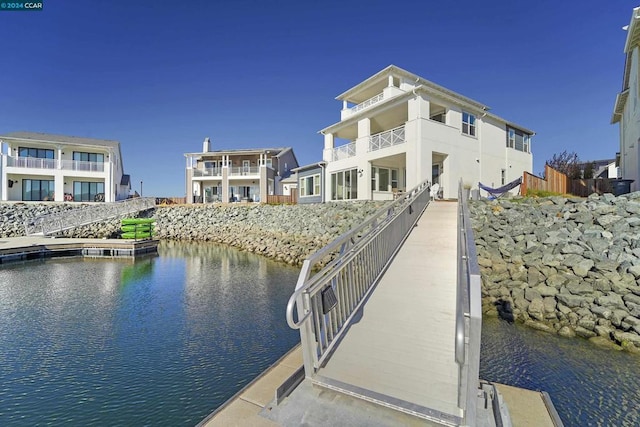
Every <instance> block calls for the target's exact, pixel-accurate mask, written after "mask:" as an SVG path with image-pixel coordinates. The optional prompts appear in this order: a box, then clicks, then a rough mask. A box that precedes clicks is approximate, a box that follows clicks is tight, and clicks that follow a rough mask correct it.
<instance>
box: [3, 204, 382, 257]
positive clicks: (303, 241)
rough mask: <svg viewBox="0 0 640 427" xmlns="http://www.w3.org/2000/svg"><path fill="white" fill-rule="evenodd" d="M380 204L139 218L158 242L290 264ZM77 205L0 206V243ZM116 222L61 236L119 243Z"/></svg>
mask: <svg viewBox="0 0 640 427" xmlns="http://www.w3.org/2000/svg"><path fill="white" fill-rule="evenodd" d="M381 206H382V202H371V201H363V202H350V203H324V204H314V205H225V206H220V205H179V206H159V207H157V208H155V209H151V210H149V211H147V212H145V213H143V214H142V216H146V217H152V218H155V219H156V221H157V222H156V228H155V233H156V237H158V238H160V239H171V240H195V241H211V242H217V243H223V244H227V245H231V246H235V247H237V248H239V249H242V250H245V251H249V252H254V253H257V254H260V255H264V256H267V257H269V258H272V259H275V260H279V261H283V262H286V263H289V264H293V265H296V264H301V263H302V261H304V259H305V258H306V257H307V256H308V255H309V254H310V253H313V252H314V251H316V250H318V249H320V248H321V247H323V246H325V245H326V244H327V243H329V242H330V241H331V240H333V239H335V238H336V237H337V236H339V235H340V234H342V233H344V232H346V231H348V230H349V229H351V228H353V227H354V226H356V225H358V224H360V223H361V222H362V221H364V220H365V219H366V218H368V217H369V216H370V215H372V214H373V213H374V212H375V211H376V210H377V209H379V208H380V207H381ZM83 207H86V205H84V204H77V203H0V237H19V236H24V221H25V220H26V219H29V218H34V217H36V216H39V215H43V214H48V213H60V212H67V211H71V210H73V209H82V208H83ZM119 230H120V222H119V220H109V221H104V222H98V223H94V224H90V225H87V226H83V227H79V228H77V229H74V230H70V231H67V232H64V233H62V234H63V235H64V236H69V237H91V238H102V237H108V238H117V237H118V236H119Z"/></svg>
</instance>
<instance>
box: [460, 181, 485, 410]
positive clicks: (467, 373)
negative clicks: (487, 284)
mask: <svg viewBox="0 0 640 427" xmlns="http://www.w3.org/2000/svg"><path fill="white" fill-rule="evenodd" d="M466 196H467V195H466V194H465V192H464V191H463V184H462V180H460V182H459V184H458V242H457V243H458V249H457V251H458V255H457V258H458V260H457V285H456V287H457V289H456V326H455V359H456V363H457V364H458V366H459V377H460V378H459V379H460V382H459V384H460V389H459V393H458V406H459V407H460V408H464V409H465V418H466V419H467V420H469V419H471V420H473V419H475V413H476V405H477V402H476V400H475V397H474V396H475V393H476V392H477V382H478V378H479V371H480V335H481V333H482V331H481V330H482V301H481V298H482V295H481V290H480V286H481V278H480V267H479V265H478V256H477V252H476V246H475V239H474V236H473V229H472V225H471V217H470V215H469V204H468V201H467V199H466Z"/></svg>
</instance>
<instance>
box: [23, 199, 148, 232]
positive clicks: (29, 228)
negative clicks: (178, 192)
mask: <svg viewBox="0 0 640 427" xmlns="http://www.w3.org/2000/svg"><path fill="white" fill-rule="evenodd" d="M155 206H156V199H155V198H154V197H134V198H131V199H125V200H120V201H117V202H112V203H99V204H95V205H90V206H83V207H82V208H81V209H73V210H69V211H65V212H56V213H51V214H46V215H40V216H38V217H35V218H29V219H27V220H25V221H24V230H25V234H26V235H27V236H50V235H53V234H56V233H59V232H61V231H65V230H70V229H72V228H76V227H80V226H83V225H88V224H92V223H94V222H100V221H105V220H108V219H112V218H120V217H123V216H126V215H132V214H135V213H137V212H140V211H144V210H147V209H151V208H154V207H155Z"/></svg>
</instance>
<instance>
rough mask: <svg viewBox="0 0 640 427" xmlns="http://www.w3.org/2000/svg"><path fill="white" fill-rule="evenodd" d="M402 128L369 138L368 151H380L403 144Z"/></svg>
mask: <svg viewBox="0 0 640 427" xmlns="http://www.w3.org/2000/svg"><path fill="white" fill-rule="evenodd" d="M405 141H406V139H405V136H404V126H399V127H397V128H395V129H391V130H388V131H385V132H380V133H377V134H375V135H371V136H370V137H369V151H376V150H381V149H383V148H387V147H393V146H394V145H398V144H404V143H405Z"/></svg>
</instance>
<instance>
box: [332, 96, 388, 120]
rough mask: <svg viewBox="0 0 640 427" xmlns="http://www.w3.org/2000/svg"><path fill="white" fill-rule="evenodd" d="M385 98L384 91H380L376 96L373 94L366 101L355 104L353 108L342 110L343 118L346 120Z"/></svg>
mask: <svg viewBox="0 0 640 427" xmlns="http://www.w3.org/2000/svg"><path fill="white" fill-rule="evenodd" d="M382 100H384V93H379V94H377V95H375V96H372V97H371V98H369V99H367V100H366V101H363V102H361V103H360V104H358V105H356V106H353V107H351V108H347V109H345V110H342V114H341V117H340V118H341V120H344V119H345V118H347V117H349V116H352V115H354V114H356V113H358V112H360V111H362V110H364V109H367V108H369V107H371V106H372V105H375V104H377V103H378V102H380V101H382Z"/></svg>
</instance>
